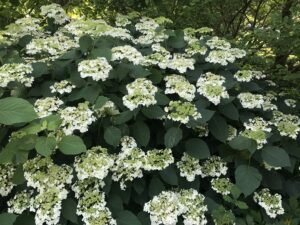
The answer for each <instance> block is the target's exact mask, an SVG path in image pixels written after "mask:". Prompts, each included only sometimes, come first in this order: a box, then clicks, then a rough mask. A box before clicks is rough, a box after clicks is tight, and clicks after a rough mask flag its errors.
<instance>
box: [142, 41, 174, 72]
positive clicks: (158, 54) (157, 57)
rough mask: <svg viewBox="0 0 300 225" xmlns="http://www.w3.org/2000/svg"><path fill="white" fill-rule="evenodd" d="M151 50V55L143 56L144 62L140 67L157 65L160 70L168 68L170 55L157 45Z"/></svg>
mask: <svg viewBox="0 0 300 225" xmlns="http://www.w3.org/2000/svg"><path fill="white" fill-rule="evenodd" d="M151 48H152V51H153V53H152V54H150V55H147V56H145V60H144V61H143V63H142V65H144V66H152V65H157V66H158V67H159V68H161V69H166V68H167V67H168V66H169V61H170V59H171V58H172V56H171V53H170V52H169V51H168V50H166V49H165V48H164V47H163V46H161V45H160V44H158V43H156V44H153V45H152V46H151Z"/></svg>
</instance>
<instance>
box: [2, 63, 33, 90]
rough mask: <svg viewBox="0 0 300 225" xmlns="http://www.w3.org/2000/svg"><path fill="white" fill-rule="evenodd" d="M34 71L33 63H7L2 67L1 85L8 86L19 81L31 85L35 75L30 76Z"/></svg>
mask: <svg viewBox="0 0 300 225" xmlns="http://www.w3.org/2000/svg"><path fill="white" fill-rule="evenodd" d="M32 71H33V68H32V66H31V65H28V64H24V63H7V64H4V65H3V66H1V67H0V87H7V85H8V84H9V83H10V82H18V83H20V84H23V85H24V86H26V87H31V85H32V83H33V77H30V76H28V75H29V74H30V73H31V72H32Z"/></svg>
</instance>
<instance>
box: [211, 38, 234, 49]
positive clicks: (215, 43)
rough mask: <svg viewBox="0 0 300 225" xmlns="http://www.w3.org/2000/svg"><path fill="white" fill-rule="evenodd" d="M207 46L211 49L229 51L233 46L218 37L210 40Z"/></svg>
mask: <svg viewBox="0 0 300 225" xmlns="http://www.w3.org/2000/svg"><path fill="white" fill-rule="evenodd" d="M206 45H208V46H209V48H210V49H221V50H228V49H230V48H231V45H230V43H229V42H228V41H226V40H224V39H221V38H219V37H217V36H214V37H212V38H211V39H209V40H208V41H207V42H206Z"/></svg>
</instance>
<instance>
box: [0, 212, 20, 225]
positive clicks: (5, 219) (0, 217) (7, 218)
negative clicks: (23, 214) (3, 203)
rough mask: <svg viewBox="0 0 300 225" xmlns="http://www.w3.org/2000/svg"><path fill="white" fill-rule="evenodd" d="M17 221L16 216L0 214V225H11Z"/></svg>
mask: <svg viewBox="0 0 300 225" xmlns="http://www.w3.org/2000/svg"><path fill="white" fill-rule="evenodd" d="M16 219H17V215H15V214H12V213H1V214H0V222H1V225H13V224H14V222H15V221H16Z"/></svg>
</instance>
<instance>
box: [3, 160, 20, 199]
mask: <svg viewBox="0 0 300 225" xmlns="http://www.w3.org/2000/svg"><path fill="white" fill-rule="evenodd" d="M15 170H16V168H15V167H14V165H12V164H0V196H3V197H4V196H7V195H8V194H9V193H10V192H11V191H12V189H13V188H14V186H15V184H14V183H13V181H12V178H13V176H14V173H15Z"/></svg>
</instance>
